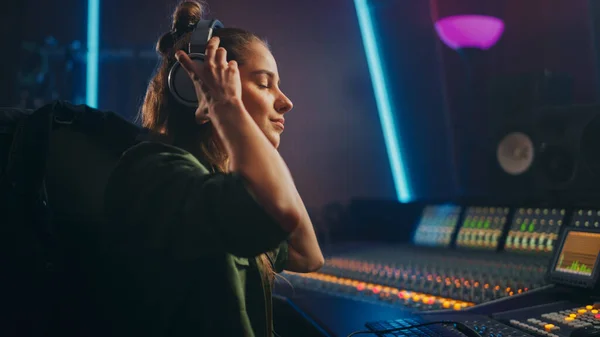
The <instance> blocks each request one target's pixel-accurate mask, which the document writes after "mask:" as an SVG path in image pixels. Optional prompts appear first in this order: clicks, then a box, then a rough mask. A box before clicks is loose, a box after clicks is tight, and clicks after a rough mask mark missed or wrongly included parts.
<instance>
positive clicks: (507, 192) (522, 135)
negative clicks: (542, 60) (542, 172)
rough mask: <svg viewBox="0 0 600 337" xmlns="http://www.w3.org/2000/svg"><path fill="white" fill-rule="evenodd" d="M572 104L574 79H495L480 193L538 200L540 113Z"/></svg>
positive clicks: (544, 75)
mask: <svg viewBox="0 0 600 337" xmlns="http://www.w3.org/2000/svg"><path fill="white" fill-rule="evenodd" d="M571 102H572V79H571V77H569V76H567V75H562V74H555V73H552V72H549V71H544V72H540V73H530V74H517V75H507V76H498V77H495V78H492V79H491V80H490V84H489V87H488V92H487V95H486V100H485V105H484V106H485V107H486V108H487V112H488V118H487V122H488V123H487V125H486V126H485V127H486V130H487V137H485V138H486V141H485V142H484V143H483V144H484V145H483V146H485V149H484V150H483V151H482V153H483V156H484V157H483V158H482V159H483V160H482V162H483V163H485V165H484V168H483V169H482V171H483V172H484V177H485V178H484V179H481V180H480V182H479V185H480V186H484V187H479V191H480V192H479V193H477V194H480V195H481V194H484V195H491V196H506V197H528V196H532V197H533V196H535V195H537V194H538V193H539V191H538V186H537V184H538V183H537V181H536V179H535V174H536V173H535V172H534V167H535V164H536V161H537V159H538V158H537V156H538V150H539V148H538V147H537V144H536V141H537V136H536V129H535V126H536V124H537V123H538V117H539V116H541V115H543V113H542V112H541V111H540V110H539V109H541V108H543V107H550V106H568V105H570V104H571ZM476 188H477V187H475V188H474V189H476Z"/></svg>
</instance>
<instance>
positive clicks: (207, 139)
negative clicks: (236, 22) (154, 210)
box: [138, 0, 274, 282]
mask: <svg viewBox="0 0 600 337" xmlns="http://www.w3.org/2000/svg"><path fill="white" fill-rule="evenodd" d="M201 18H202V4H201V3H199V2H197V1H189V0H186V1H183V2H181V3H180V4H179V5H178V6H177V8H176V9H175V11H174V13H173V24H172V27H171V31H170V32H167V33H165V34H163V35H162V36H161V37H160V39H159V40H158V43H157V44H156V51H157V52H158V53H159V54H160V56H161V60H160V63H159V65H158V68H157V69H156V71H155V73H154V75H153V76H152V78H151V80H150V83H149V85H148V88H147V90H146V96H145V97H144V103H143V105H142V107H141V109H140V114H139V116H138V118H139V119H141V122H142V126H143V127H144V128H146V129H147V130H148V131H150V132H151V134H153V135H154V136H155V137H156V138H158V139H160V140H161V141H163V142H166V143H169V144H172V145H175V146H179V147H181V148H183V149H185V150H187V151H189V152H190V153H192V154H193V155H195V156H196V157H198V159H199V160H201V161H202V162H204V163H206V164H208V165H210V166H211V167H212V168H213V169H215V170H216V171H219V172H227V170H228V168H227V164H228V156H227V153H226V152H225V149H224V148H223V146H222V144H221V143H220V141H219V139H218V137H217V134H216V132H215V130H214V127H213V125H212V123H205V124H202V125H199V124H198V123H197V122H196V119H195V116H194V112H195V110H196V109H195V108H190V107H186V106H184V105H182V104H180V103H179V102H178V101H177V100H176V99H175V98H174V97H173V96H172V95H171V94H170V92H169V87H168V82H167V81H168V75H169V70H170V69H171V67H172V66H173V65H174V64H175V62H177V61H176V59H175V52H176V51H178V50H185V49H186V46H187V45H188V44H189V42H190V38H191V31H190V27H193V26H194V25H195V24H196V23H198V21H199V20H200V19H201ZM213 35H214V36H218V37H219V39H220V43H219V46H220V47H223V48H225V50H227V60H228V61H230V60H235V61H237V62H238V64H239V65H240V66H241V65H243V64H244V56H245V54H246V52H247V50H248V46H249V44H250V43H252V42H261V43H263V44H264V45H265V46H267V47H268V45H267V43H266V42H265V41H264V40H262V39H260V38H259V37H258V36H256V35H255V34H253V33H250V32H248V31H245V30H243V29H239V28H221V29H218V30H216V31H215V32H214V34H213ZM204 99H205V100H206V98H204ZM200 104H203V102H202V100H201V101H200ZM261 261H262V264H263V266H264V269H265V271H266V275H265V276H268V277H267V278H268V279H269V280H270V281H271V282H272V280H273V276H274V272H273V268H272V266H271V263H270V261H269V259H268V257H267V256H266V254H262V255H261Z"/></svg>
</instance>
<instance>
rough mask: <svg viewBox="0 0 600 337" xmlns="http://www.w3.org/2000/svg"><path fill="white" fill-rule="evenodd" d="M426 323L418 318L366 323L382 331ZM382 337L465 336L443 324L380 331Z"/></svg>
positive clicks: (370, 327) (372, 329) (379, 334)
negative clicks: (386, 331)
mask: <svg viewBox="0 0 600 337" xmlns="http://www.w3.org/2000/svg"><path fill="white" fill-rule="evenodd" d="M422 323H425V321H422V320H420V319H419V320H417V319H397V320H390V321H377V322H368V323H366V324H365V326H366V327H367V329H369V330H371V331H382V330H390V329H398V328H404V327H408V326H411V325H418V324H422ZM377 335H378V336H380V337H392V336H394V337H395V336H419V337H446V336H448V337H454V336H456V337H461V336H464V335H463V334H461V333H460V332H458V331H457V330H455V329H453V328H451V327H449V326H447V325H442V324H432V325H425V326H421V327H417V328H411V329H406V330H399V331H393V332H388V333H378V334H377Z"/></svg>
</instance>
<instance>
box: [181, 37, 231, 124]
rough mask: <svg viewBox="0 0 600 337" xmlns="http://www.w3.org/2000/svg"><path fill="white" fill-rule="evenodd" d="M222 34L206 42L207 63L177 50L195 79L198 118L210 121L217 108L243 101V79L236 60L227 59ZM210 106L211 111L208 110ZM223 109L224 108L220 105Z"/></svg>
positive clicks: (199, 120)
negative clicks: (198, 61)
mask: <svg viewBox="0 0 600 337" xmlns="http://www.w3.org/2000/svg"><path fill="white" fill-rule="evenodd" d="M219 42H220V40H219V38H218V37H213V38H211V39H210V41H208V44H207V45H206V56H205V58H204V63H203V64H201V65H200V64H198V63H197V62H194V61H192V60H191V59H190V58H189V56H188V55H187V54H186V53H185V52H184V51H178V52H177V53H176V54H175V57H176V58H177V61H178V62H179V63H180V64H181V66H182V67H183V69H185V70H186V71H187V73H188V75H189V76H190V78H191V79H192V81H193V82H194V87H195V88H196V95H197V97H198V102H199V104H198V109H196V121H197V122H198V123H199V124H203V123H206V122H208V121H209V120H210V119H211V118H212V117H214V116H215V110H217V109H215V108H217V107H219V106H222V107H227V106H239V105H240V104H242V103H241V102H242V82H241V79H240V71H239V69H238V64H237V62H236V61H229V62H227V51H226V50H225V48H222V47H219ZM207 109H208V114H206V110H207ZM219 110H220V109H219Z"/></svg>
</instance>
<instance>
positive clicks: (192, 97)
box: [168, 54, 204, 108]
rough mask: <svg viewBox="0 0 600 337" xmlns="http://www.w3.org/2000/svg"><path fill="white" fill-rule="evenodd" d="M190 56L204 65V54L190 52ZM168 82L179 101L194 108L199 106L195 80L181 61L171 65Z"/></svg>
mask: <svg viewBox="0 0 600 337" xmlns="http://www.w3.org/2000/svg"><path fill="white" fill-rule="evenodd" d="M188 57H189V58H190V59H191V60H192V61H193V62H194V63H196V64H197V65H198V66H202V63H203V62H204V55H203V54H189V55H188ZM168 83H169V91H170V92H171V94H172V95H173V97H175V99H177V101H179V103H181V104H183V105H185V106H189V107H193V108H195V107H197V106H198V97H197V96H196V88H195V87H194V82H193V81H192V79H191V78H190V75H189V74H188V73H187V71H186V70H185V69H183V67H182V66H181V64H180V63H179V62H176V63H175V64H174V65H173V67H171V70H170V71H169V78H168Z"/></svg>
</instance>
